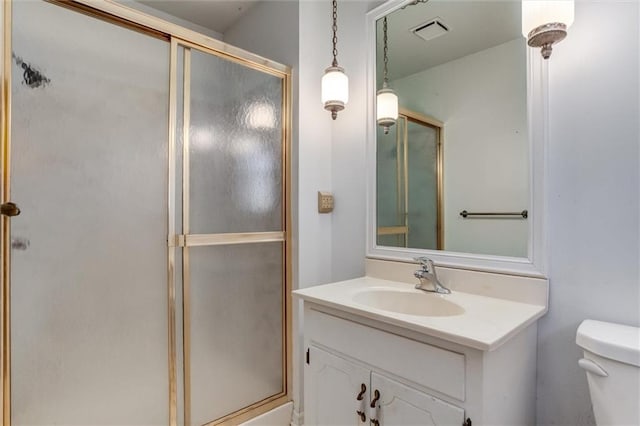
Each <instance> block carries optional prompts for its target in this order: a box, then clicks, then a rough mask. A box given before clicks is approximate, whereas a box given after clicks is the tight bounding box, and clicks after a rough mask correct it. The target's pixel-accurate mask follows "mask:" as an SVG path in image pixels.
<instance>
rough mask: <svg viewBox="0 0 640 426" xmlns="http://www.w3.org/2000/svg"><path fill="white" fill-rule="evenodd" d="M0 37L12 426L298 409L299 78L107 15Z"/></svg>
mask: <svg viewBox="0 0 640 426" xmlns="http://www.w3.org/2000/svg"><path fill="white" fill-rule="evenodd" d="M1 21H2V34H3V49H2V55H3V56H2V59H3V71H2V107H3V109H2V151H1V152H2V182H1V183H2V185H1V188H2V193H1V197H2V198H1V202H2V206H3V207H2V213H3V214H2V223H1V226H2V236H1V237H2V250H1V256H2V258H1V262H0V263H1V266H2V271H1V278H2V300H1V302H2V303H1V307H2V315H1V320H2V326H1V327H0V328H1V330H2V341H1V342H2V346H1V349H2V350H1V355H2V360H1V361H2V362H1V364H2V377H1V378H2V417H3V425H10V424H12V425H45V424H61V425H87V424H104V425H107V424H108V425H161V424H165V425H166V424H169V425H178V424H184V425H203V424H212V425H213V424H216V425H217V424H238V423H240V422H242V421H244V420H246V419H248V418H251V417H253V416H255V415H257V414H259V413H262V412H265V411H267V410H269V409H271V408H274V407H276V406H278V405H281V404H283V403H284V402H286V401H288V400H289V399H290V396H289V395H290V388H291V374H290V352H291V349H290V346H291V341H290V310H291V309H290V301H289V293H290V278H291V273H290V263H291V261H290V250H291V241H290V238H291V236H290V216H289V211H290V208H289V188H290V183H289V156H290V154H289V146H290V143H289V138H290V135H289V133H290V116H291V113H290V70H289V68H288V67H286V66H283V65H280V64H277V63H275V62H272V61H269V60H266V59H264V58H261V57H258V56H256V55H253V54H250V53H248V52H245V51H242V50H240V49H237V48H234V47H232V46H228V45H225V44H223V43H221V42H219V41H217V40H213V39H210V38H208V37H205V36H202V35H200V34H198V33H195V32H192V31H190V30H187V29H185V28H182V27H179V26H176V25H173V24H169V23H167V22H164V21H161V20H158V19H156V18H152V17H149V16H147V15H144V14H142V13H140V12H138V11H135V10H132V9H129V8H127V7H124V6H122V5H119V4H117V3H114V2H110V1H95V0H94V1H89V0H86V1H85V0H82V1H49V2H47V1H12V2H11V1H5V2H4V5H3V9H2V19H1ZM14 203H15V204H14Z"/></svg>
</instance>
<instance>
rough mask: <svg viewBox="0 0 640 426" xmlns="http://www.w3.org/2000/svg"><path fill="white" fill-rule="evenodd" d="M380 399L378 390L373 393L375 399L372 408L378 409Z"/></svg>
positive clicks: (372, 401)
mask: <svg viewBox="0 0 640 426" xmlns="http://www.w3.org/2000/svg"><path fill="white" fill-rule="evenodd" d="M379 399H380V391H379V390H378V389H376V390H374V391H373V399H372V400H371V408H376V404H377V403H378V400H379Z"/></svg>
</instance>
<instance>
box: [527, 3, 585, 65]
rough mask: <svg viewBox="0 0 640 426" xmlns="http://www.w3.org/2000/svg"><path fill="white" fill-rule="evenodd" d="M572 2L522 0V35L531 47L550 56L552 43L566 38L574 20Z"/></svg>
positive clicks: (547, 56)
mask: <svg viewBox="0 0 640 426" xmlns="http://www.w3.org/2000/svg"><path fill="white" fill-rule="evenodd" d="M574 9H575V7H574V0H522V34H523V35H524V36H525V37H526V38H527V44H528V45H529V46H531V47H541V48H542V56H543V57H544V58H545V59H548V58H549V56H551V50H552V45H553V43H558V42H560V41H562V40H563V39H564V38H565V37H566V36H567V28H569V27H570V26H571V24H573V20H574V13H575V12H574Z"/></svg>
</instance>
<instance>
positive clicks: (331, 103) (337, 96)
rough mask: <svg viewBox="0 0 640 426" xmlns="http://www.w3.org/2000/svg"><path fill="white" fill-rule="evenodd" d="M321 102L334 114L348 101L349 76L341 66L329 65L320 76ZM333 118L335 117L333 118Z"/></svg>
mask: <svg viewBox="0 0 640 426" xmlns="http://www.w3.org/2000/svg"><path fill="white" fill-rule="evenodd" d="M321 96H322V103H323V104H324V108H325V109H326V110H329V111H331V114H332V116H336V115H337V113H338V111H342V110H343V109H344V106H345V105H346V104H347V102H349V77H347V75H346V74H345V73H344V69H343V68H341V67H329V68H327V69H326V70H325V72H324V76H322V95H321ZM334 119H335V118H334Z"/></svg>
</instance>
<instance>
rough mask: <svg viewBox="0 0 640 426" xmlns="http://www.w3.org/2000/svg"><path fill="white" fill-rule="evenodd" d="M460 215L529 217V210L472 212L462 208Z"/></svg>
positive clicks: (465, 216)
mask: <svg viewBox="0 0 640 426" xmlns="http://www.w3.org/2000/svg"><path fill="white" fill-rule="evenodd" d="M460 216H462V217H463V218H465V219H466V218H467V217H470V216H522V218H523V219H526V218H528V217H529V212H528V211H527V210H522V211H521V212H476V213H471V212H468V211H466V210H462V211H461V212H460Z"/></svg>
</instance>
